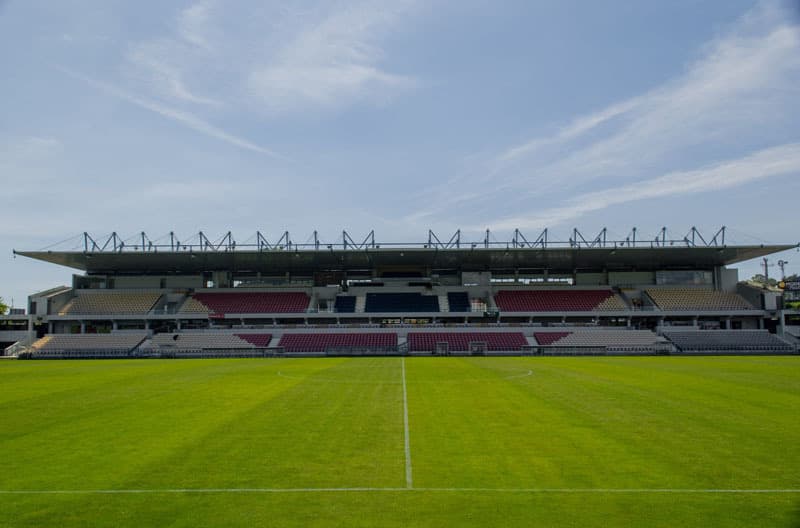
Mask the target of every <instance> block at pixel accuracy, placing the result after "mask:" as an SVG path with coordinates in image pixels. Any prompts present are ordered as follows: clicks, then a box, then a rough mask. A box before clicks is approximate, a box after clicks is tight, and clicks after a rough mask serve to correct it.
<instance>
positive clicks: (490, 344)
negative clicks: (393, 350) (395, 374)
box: [408, 332, 528, 352]
mask: <svg viewBox="0 0 800 528" xmlns="http://www.w3.org/2000/svg"><path fill="white" fill-rule="evenodd" d="M442 342H444V343H447V347H448V350H449V351H451V352H466V351H468V350H469V347H470V343H474V342H483V343H486V348H487V350H489V351H493V352H508V351H520V350H522V347H524V346H527V345H528V340H527V339H525V335H524V334H523V333H522V332H409V334H408V350H409V352H433V351H435V350H436V348H437V345H436V344H437V343H442Z"/></svg>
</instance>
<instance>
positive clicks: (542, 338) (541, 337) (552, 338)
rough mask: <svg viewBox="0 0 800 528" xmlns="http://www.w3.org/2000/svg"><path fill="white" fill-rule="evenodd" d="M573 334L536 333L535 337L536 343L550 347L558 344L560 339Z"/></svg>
mask: <svg viewBox="0 0 800 528" xmlns="http://www.w3.org/2000/svg"><path fill="white" fill-rule="evenodd" d="M571 333H572V332H534V334H533V337H534V338H535V339H536V342H537V343H539V344H540V345H543V346H550V345H552V344H553V343H557V342H558V340H559V339H562V338H564V337H567V336H568V335H570V334H571Z"/></svg>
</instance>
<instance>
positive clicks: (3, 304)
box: [0, 297, 8, 315]
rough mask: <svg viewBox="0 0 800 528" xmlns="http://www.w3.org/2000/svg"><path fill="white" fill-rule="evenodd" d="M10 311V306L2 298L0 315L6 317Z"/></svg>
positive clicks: (0, 300)
mask: <svg viewBox="0 0 800 528" xmlns="http://www.w3.org/2000/svg"><path fill="white" fill-rule="evenodd" d="M7 311H8V305H7V304H6V303H4V302H3V298H2V297H0V315H5V313H6V312H7Z"/></svg>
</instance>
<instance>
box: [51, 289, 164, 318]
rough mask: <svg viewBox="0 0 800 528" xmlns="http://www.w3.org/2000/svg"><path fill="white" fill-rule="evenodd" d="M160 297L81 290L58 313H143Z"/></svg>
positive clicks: (154, 294) (143, 293)
mask: <svg viewBox="0 0 800 528" xmlns="http://www.w3.org/2000/svg"><path fill="white" fill-rule="evenodd" d="M160 298H161V294H160V293H147V292H114V291H109V292H91V293H89V292H81V293H79V294H78V295H77V296H75V297H74V298H72V299H71V300H70V301H69V302H68V303H67V304H66V305H65V306H64V308H62V309H61V311H59V312H58V315H145V314H147V312H149V311H150V310H152V309H153V306H155V304H156V303H157V302H158V300H159V299H160Z"/></svg>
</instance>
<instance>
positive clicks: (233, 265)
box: [14, 245, 796, 274]
mask: <svg viewBox="0 0 800 528" xmlns="http://www.w3.org/2000/svg"><path fill="white" fill-rule="evenodd" d="M795 247H796V246H794V245H758V246H712V247H670V246H667V247H625V248H619V247H618V248H613V247H597V248H587V247H581V248H560V247H557V248H547V249H542V248H535V249H534V248H515V249H505V248H501V249H498V248H482V247H476V248H463V247H462V248H448V249H442V248H388V249H387V248H368V249H335V248H333V249H327V248H326V249H318V250H307V249H300V250H297V251H295V250H275V249H273V250H263V251H255V250H240V249H237V250H229V251H225V250H220V251H213V250H207V251H199V252H198V251H158V252H156V251H139V252H135V251H122V252H114V251H104V252H83V251H15V252H14V253H15V254H17V255H22V256H25V257H29V258H33V259H36V260H41V261H44V262H50V263H52V264H58V265H62V266H67V267H70V268H74V269H78V270H82V271H86V272H88V273H90V274H115V273H121V274H163V273H185V274H194V273H201V272H206V271H221V270H227V271H232V272H234V273H249V272H260V273H266V274H275V273H285V272H289V273H293V274H310V273H314V272H321V271H357V270H370V269H375V268H390V267H397V268H412V267H417V268H426V269H427V268H430V269H431V270H460V271H498V272H499V271H503V270H514V269H520V270H541V269H548V270H549V271H551V272H554V273H557V272H563V273H571V272H572V271H574V270H576V269H577V270H582V271H587V270H588V271H592V270H597V271H602V270H639V271H652V270H669V269H676V270H677V269H711V268H713V267H715V266H722V265H729V264H735V263H737V262H742V261H745V260H750V259H754V258H759V257H763V256H765V255H769V254H772V253H777V252H779V251H785V250H788V249H793V248H795Z"/></svg>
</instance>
